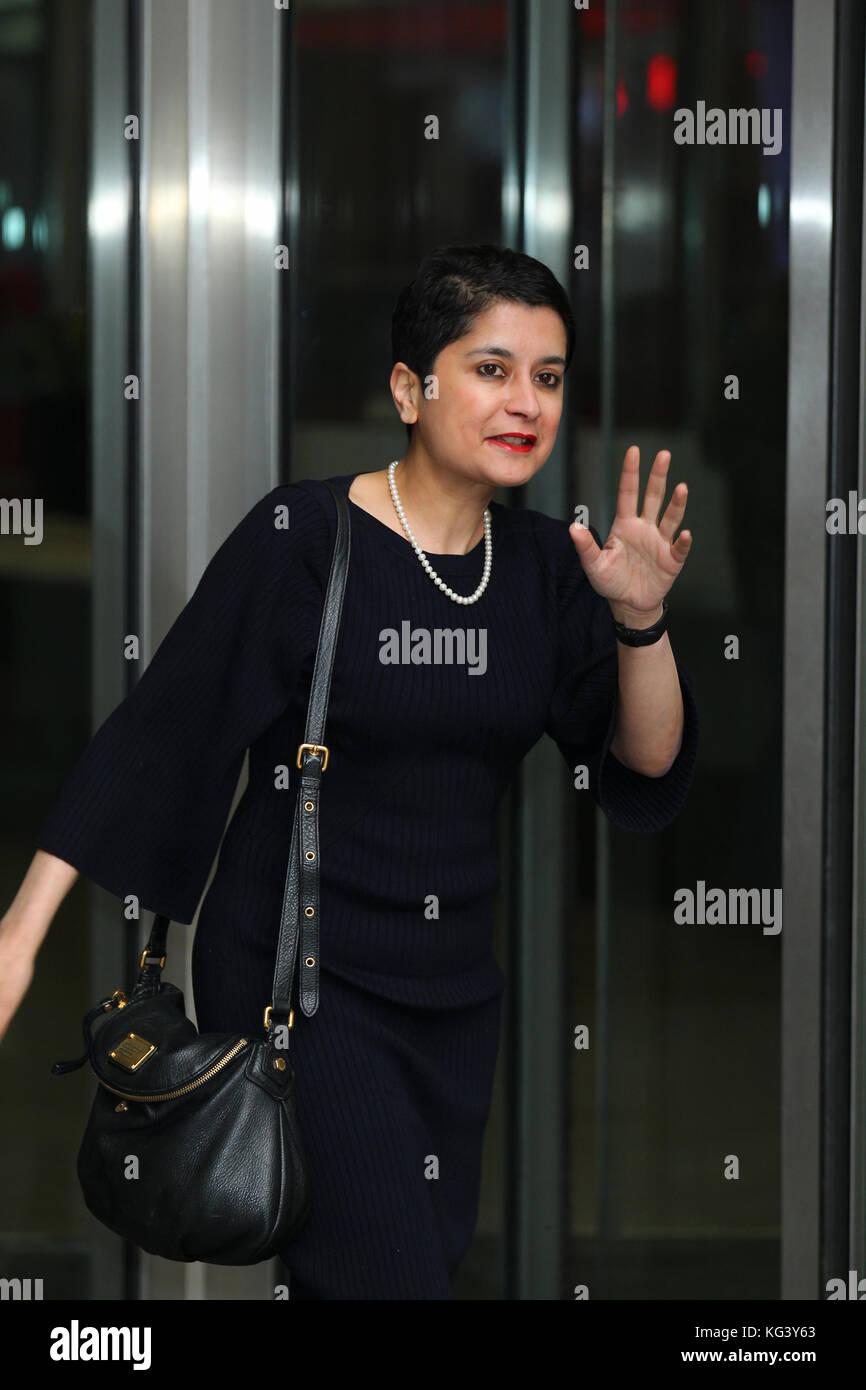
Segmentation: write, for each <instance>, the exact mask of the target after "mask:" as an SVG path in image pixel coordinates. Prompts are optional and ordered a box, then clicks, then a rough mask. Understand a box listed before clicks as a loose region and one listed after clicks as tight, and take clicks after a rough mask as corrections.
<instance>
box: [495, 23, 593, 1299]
mask: <svg viewBox="0 0 866 1390" xmlns="http://www.w3.org/2000/svg"><path fill="white" fill-rule="evenodd" d="M575 14H576V12H575V11H574V10H573V9H570V8H569V7H567V6H563V5H548V4H543V3H541V0H529V3H528V4H527V5H526V6H525V20H524V26H523V29H522V38H523V44H524V47H523V52H524V54H525V65H524V67H523V73H522V80H520V78H517V77H516V81H517V82H518V90H519V91H521V92H524V91H525V107H524V109H523V111H522V113H521V114H522V121H521V122H520V128H519V131H518V132H517V136H518V139H519V140H520V144H521V146H522V149H521V152H520V153H521V155H522V158H519V157H518V158H515V152H514V151H512V154H511V161H510V163H509V167H508V169H507V170H506V190H505V192H506V215H507V218H508V219H510V220H511V225H512V228H514V229H515V230H516V229H518V228H519V227H520V224H521V221H522V233H523V238H522V247H521V249H522V250H524V251H526V252H527V254H528V255H530V256H535V257H537V259H538V260H540V261H543V262H544V264H545V265H547V266H549V267H550V269H551V270H552V271H553V273H554V275H556V277H557V279H558V280H559V281H560V282H561V283H562V284H563V285H564V286H565V287H566V288H567V287H568V285H569V282H570V278H571V274H570V265H571V255H570V245H571V233H572V194H571V130H572V125H573V122H572V119H571V105H570V100H569V74H570V54H571V45H572V44H573V42H574V29H573V25H574V24H575V22H576V18H575ZM524 84H525V86H524ZM521 165H522V172H523V183H522V188H520V189H518V190H517V196H516V197H515V180H516V178H517V177H519V172H520V169H521ZM518 202H519V204H520V206H519V207H518V206H516V204H517V203H518ZM511 244H512V245H515V244H519V243H518V242H517V241H516V240H513V241H512V242H511ZM568 426H569V421H568V417H567V414H566V412H565V411H563V418H562V423H561V425H560V430H559V435H558V437H557V443H556V446H555V448H554V450H553V452H552V454H551V456H550V458H549V459H548V461H547V463H546V464H545V465H544V468H543V469H542V470H541V472H540V473H537V474H536V475H535V477H534V478H532V479H531V480H530V482H529V483H528V484H527V486H526V488H525V489H524V494H525V496H524V499H523V500H524V502H525V505H526V506H528V507H532V508H535V509H537V510H539V511H543V512H547V513H548V514H549V515H551V516H559V517H565V516H567V515H568V512H569V510H570V507H569V496H568V494H569V488H568V483H569V477H568V448H567V439H568ZM566 786H567V783H566V779H565V777H564V776H563V764H562V757H561V755H560V753H559V750H558V749H557V748H556V747H555V746H554V744H553V743H552V742H551V741H550V740H549V739H543V740H542V742H541V743H539V744H538V745H536V747H535V748H534V749H533V750H532V752H531V753H530V754H529V756H528V757H527V758H526V759H525V761H524V763H523V765H522V767H521V769H520V773H519V777H518V779H517V782H516V787H517V801H516V810H517V815H516V825H515V840H516V846H517V849H518V852H519V862H520V873H519V877H518V879H517V883H518V894H519V897H518V903H517V904H516V913H515V928H516V930H515V931H514V933H513V939H512V942H511V943H510V950H509V958H510V959H509V964H510V971H509V973H510V980H511V987H512V992H513V1000H514V1011H513V1014H512V1031H513V1035H514V1036H513V1041H514V1047H513V1048H512V1068H511V1070H512V1072H513V1073H514V1074H512V1075H511V1076H510V1077H509V1089H510V1092H511V1097H512V1099H511V1115H512V1118H513V1123H512V1125H511V1134H512V1143H511V1144H510V1145H509V1149H508V1152H509V1160H510V1163H511V1164H512V1172H511V1175H510V1179H511V1180H510V1182H509V1183H508V1190H509V1191H510V1193H511V1194H512V1195H513V1198H514V1200H515V1201H516V1209H514V1210H511V1211H510V1212H509V1218H510V1224H511V1226H512V1229H511V1237H510V1250H511V1260H510V1263H511V1265H512V1268H511V1270H510V1280H509V1283H510V1287H509V1289H508V1291H507V1295H506V1296H507V1297H509V1298H518V1299H560V1298H564V1297H565V1296H566V1292H565V1289H564V1287H563V1281H562V1273H561V1271H562V1255H563V1250H564V1247H565V1241H566V1236H567V1220H568V1201H567V1197H568V1184H567V1181H566V1174H565V1171H564V1163H563V1158H564V1154H565V1152H566V1135H565V1123H566V1103H565V1078H566V1070H565V1069H566V1066H567V1063H568V1060H569V1056H570V1053H569V1032H570V1029H569V1020H568V1018H567V1017H566V1014H565V1008H566V983H567V982H566V981H565V980H564V979H563V970H562V963H563V960H564V959H566V958H567V953H566V951H565V920H566V917H565V913H566V905H565V903H564V901H563V883H564V880H565V871H566V865H567V862H568V860H569V859H570V858H572V857H573V855H574V852H575V847H574V846H573V845H567V844H566V843H565V835H564V817H565V810H566V804H565V797H566ZM539 1001H543V1007H539Z"/></svg>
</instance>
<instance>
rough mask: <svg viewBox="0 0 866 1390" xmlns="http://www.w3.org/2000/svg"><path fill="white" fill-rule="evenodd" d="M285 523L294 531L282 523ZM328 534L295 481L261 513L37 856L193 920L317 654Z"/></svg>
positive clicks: (90, 755)
mask: <svg viewBox="0 0 866 1390" xmlns="http://www.w3.org/2000/svg"><path fill="white" fill-rule="evenodd" d="M281 507H282V508H288V512H287V513H286V512H285V511H283V512H281V513H278V511H277V509H278V508H281ZM286 515H287V516H288V527H285V526H279V525H277V524H276V523H277V521H278V520H279V519H282V520H284V519H285V517H286ZM328 536H329V532H328V523H327V519H326V516H325V512H324V510H323V508H322V505H321V503H320V502H319V501H317V500H316V499H315V497H313V496H312V495H310V494H309V493H308V492H305V491H304V490H303V489H301V488H299V487H297V486H296V485H284V486H281V487H277V488H274V489H273V490H272V491H271V492H270V493H268V494H267V495H266V496H264V497H263V498H261V499H260V500H259V501H258V502H257V503H256V504H255V505H254V506H253V507H252V509H251V510H250V511H249V512H248V513H247V514H246V516H245V517H244V518H243V519H242V520H241V521H240V523H239V524H238V525H237V526H236V527H235V528H234V530H233V531H232V532H231V534H230V535H229V536H228V538H227V539H226V540H225V541H224V542H223V543H222V545H221V546H220V547H219V549H218V550H217V551H216V553H215V554H214V556H213V558H212V559H211V560H210V562H209V564H208V565H207V567H206V569H205V570H204V573H203V574H202V577H201V579H200V580H199V583H198V585H197V587H196V589H195V592H194V593H193V595H192V597H191V598H190V599H189V601H188V602H187V604H186V606H185V607H184V608H183V609H182V611H181V613H180V615H179V616H178V618H177V619H176V620H175V622H174V624H173V626H172V627H171V628H170V630H169V631H168V633H167V634H166V636H165V638H164V639H163V641H162V643H161V644H160V646H159V647H158V649H157V650H156V652H155V653H154V655H153V658H152V660H151V661H150V663H149V664H148V666H147V668H146V669H145V671H144V672H143V673H142V675H141V676H140V678H139V680H138V682H137V684H136V685H135V686H134V688H133V689H132V691H131V692H130V694H129V695H128V696H126V698H125V699H124V700H123V701H122V702H121V703H120V704H119V705H118V706H117V708H116V709H115V710H114V711H113V713H112V714H111V715H109V717H108V718H107V719H106V721H105V722H104V723H103V724H102V725H101V727H100V728H99V729H98V730H97V732H96V733H95V735H94V736H93V738H92V740H91V742H90V744H89V745H88V747H87V748H86V749H85V750H84V752H83V754H82V755H81V757H80V758H79V759H78V761H77V763H76V764H75V766H74V767H73V769H72V772H71V774H70V775H69V777H68V779H67V780H66V782H65V783H64V784H63V785H62V787H61V790H60V792H59V795H58V797H57V799H56V801H55V802H54V804H53V806H52V807H51V810H50V812H49V814H48V816H47V818H46V820H45V821H44V823H43V825H42V828H41V830H40V832H39V835H38V837H37V841H36V847H37V848H38V849H43V850H46V851H47V852H48V853H50V854H54V855H56V856H57V857H58V858H60V859H63V860H65V861H66V862H67V863H69V864H72V865H73V867H75V868H77V869H79V870H80V872H81V873H82V874H84V875H85V876H86V877H87V878H90V879H92V880H93V881H94V882H95V883H98V884H99V885H100V886H101V887H103V888H105V889H107V890H108V891H109V892H110V893H113V894H115V895H117V896H118V897H125V896H126V895H128V894H135V895H136V896H137V898H138V900H139V904H140V906H141V907H142V908H146V909H148V910H150V911H153V912H156V913H161V914H164V915H165V916H167V917H169V918H171V919H172V920H173V921H175V922H186V923H188V922H191V921H192V919H193V917H194V915H195V911H196V908H197V906H198V902H199V898H200V897H201V894H202V891H203V889H204V885H205V882H206V879H207V875H208V873H209V871H210V867H211V865H212V863H213V860H214V856H215V854H216V851H217V848H218V845H219V842H220V839H221V836H222V833H223V830H224V829H225V824H226V820H227V818H228V812H229V809H230V807H231V801H232V797H233V795H234V791H235V788H236V786H237V781H238V776H239V774H240V770H241V767H242V765H243V758H244V754H245V751H246V749H247V747H249V745H250V744H251V743H253V742H254V741H255V740H256V738H257V737H258V736H259V735H260V734H261V733H262V732H263V731H264V730H265V729H267V728H268V727H269V726H270V725H271V724H272V723H273V721H274V720H275V719H277V718H278V716H279V715H280V714H281V712H282V711H283V710H284V708H285V706H286V705H287V703H288V702H289V700H290V698H291V694H292V690H293V685H294V682H295V680H296V678H297V674H298V671H299V669H300V663H301V662H302V660H303V658H304V656H305V654H306V651H307V649H308V648H309V647H310V644H312V649H314V648H315V643H316V641H317V638H318V625H319V621H320V618H321V605H322V602H323V597H324V589H323V580H322V573H321V571H322V566H323V564H326V563H327V559H328V555H329V540H328ZM326 577H327V576H325V578H326ZM118 649H120V640H118Z"/></svg>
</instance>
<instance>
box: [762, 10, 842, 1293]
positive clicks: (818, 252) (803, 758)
mask: <svg viewBox="0 0 866 1390" xmlns="http://www.w3.org/2000/svg"><path fill="white" fill-rule="evenodd" d="M834 30H835V6H832V5H830V6H828V5H825V4H822V3H820V0H795V6H794V51H793V81H792V103H791V104H792V129H791V131H790V133H789V137H788V138H789V139H790V142H791V208H790V300H789V309H790V320H789V322H790V334H789V343H790V354H789V377H788V381H789V391H788V458H787V484H788V486H787V499H786V518H785V527H786V530H785V554H786V561H785V687H784V689H785V694H784V713H783V810H782V881H783V901H784V905H785V906H784V927H783V933H782V1115H781V1124H782V1270H781V1276H782V1278H781V1296H782V1298H783V1299H814V1298H815V1297H816V1296H817V1281H818V1268H819V1254H820V1237H821V1232H820V1192H821V1041H822V1039H821V970H822V949H821V948H822V931H823V917H822V906H823V905H822V893H821V888H822V877H823V874H822V860H823V828H824V827H823V776H824V713H825V711H824V699H825V688H824V662H823V653H824V651H825V640H826V631H825V607H824V605H825V597H826V584H825V553H826V543H827V534H826V530H825V526H824V519H825V515H826V511H825V508H826V501H827V496H828V494H827V478H828V437H827V436H828V431H827V422H828V415H829V391H830V374H829V373H830V304H831V283H832V279H831V244H832V230H833V49H834ZM768 524H769V525H771V524H772V520H771V519H770V518H768Z"/></svg>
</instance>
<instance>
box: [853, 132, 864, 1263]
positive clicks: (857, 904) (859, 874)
mask: <svg viewBox="0 0 866 1390" xmlns="http://www.w3.org/2000/svg"><path fill="white" fill-rule="evenodd" d="M863 145H864V149H866V120H864V132H863ZM861 228H862V229H863V236H862V240H861V247H860V345H859V348H860V350H859V354H858V365H859V380H860V409H859V417H858V431H857V451H856V456H857V459H858V477H857V493H858V496H859V497H866V178H864V182H863V195H862V200H861ZM856 587H857V619H856V632H857V653H856V657H857V681H856V693H855V700H854V708H855V711H856V725H855V731H854V758H853V761H854V769H855V784H854V824H853V830H852V844H853V847H854V873H853V895H854V900H853V914H852V915H853V932H852V948H851V964H852V993H851V1190H850V1218H851V1219H850V1265H849V1268H851V1269H856V1270H858V1271H859V1276H860V1278H862V1277H863V1275H864V1273H866V873H864V857H866V562H864V551H863V544H862V542H861V541H860V540H859V539H858V542H857V585H856Z"/></svg>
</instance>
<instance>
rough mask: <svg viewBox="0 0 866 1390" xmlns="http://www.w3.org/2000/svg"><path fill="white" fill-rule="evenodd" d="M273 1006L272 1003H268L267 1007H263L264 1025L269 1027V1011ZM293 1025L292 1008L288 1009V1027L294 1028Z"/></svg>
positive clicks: (293, 1015) (293, 1014)
mask: <svg viewBox="0 0 866 1390" xmlns="http://www.w3.org/2000/svg"><path fill="white" fill-rule="evenodd" d="M273 1007H274V1006H273V1004H269V1005H268V1007H267V1008H266V1009H265V1027H266V1028H270V1026H271V1013H272V1012H273ZM294 1026H295V1011H294V1009H289V1027H290V1028H294Z"/></svg>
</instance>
